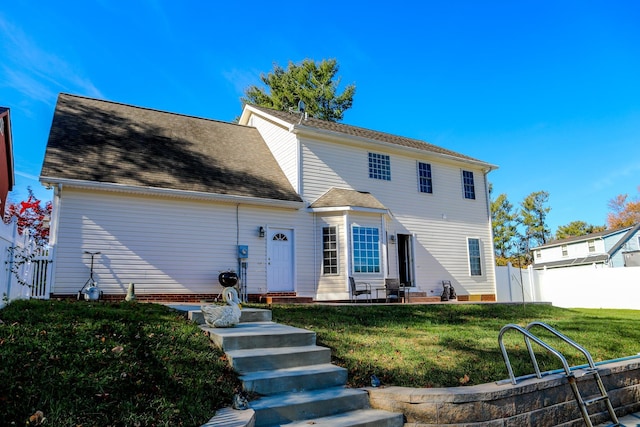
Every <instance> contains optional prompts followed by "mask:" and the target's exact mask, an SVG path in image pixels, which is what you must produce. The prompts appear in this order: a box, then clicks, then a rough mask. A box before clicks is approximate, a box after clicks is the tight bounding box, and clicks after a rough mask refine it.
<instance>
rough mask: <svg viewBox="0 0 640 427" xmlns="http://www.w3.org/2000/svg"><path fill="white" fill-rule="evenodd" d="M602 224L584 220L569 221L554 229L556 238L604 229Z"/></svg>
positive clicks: (584, 234)
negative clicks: (593, 223)
mask: <svg viewBox="0 0 640 427" xmlns="http://www.w3.org/2000/svg"><path fill="white" fill-rule="evenodd" d="M606 229H607V227H606V226H604V225H592V224H587V223H586V222H584V221H571V222H570V223H569V224H567V225H560V226H558V229H557V230H556V239H558V240H559V239H566V238H568V237H577V236H586V235H587V234H591V233H597V232H599V231H604V230H606Z"/></svg>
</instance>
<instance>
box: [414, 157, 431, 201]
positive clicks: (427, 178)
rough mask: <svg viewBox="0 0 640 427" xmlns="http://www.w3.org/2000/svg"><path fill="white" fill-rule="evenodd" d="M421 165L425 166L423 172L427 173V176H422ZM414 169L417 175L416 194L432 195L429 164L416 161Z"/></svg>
mask: <svg viewBox="0 0 640 427" xmlns="http://www.w3.org/2000/svg"><path fill="white" fill-rule="evenodd" d="M422 165H424V166H426V169H425V172H428V176H422V170H421V168H420V166H422ZM416 168H417V173H418V192H419V193H423V194H433V171H432V169H431V163H426V162H420V161H418V162H417V165H416ZM423 179H424V181H425V182H424V185H423V182H422V181H423ZM423 188H424V190H423Z"/></svg>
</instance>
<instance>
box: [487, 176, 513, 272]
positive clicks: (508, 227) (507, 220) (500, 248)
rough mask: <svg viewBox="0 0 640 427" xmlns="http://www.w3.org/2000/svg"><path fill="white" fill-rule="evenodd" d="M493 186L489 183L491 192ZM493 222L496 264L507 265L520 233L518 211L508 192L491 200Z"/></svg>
mask: <svg viewBox="0 0 640 427" xmlns="http://www.w3.org/2000/svg"><path fill="white" fill-rule="evenodd" d="M491 191H492V186H491V185H489V193H491ZM491 224H492V226H493V246H494V250H495V254H496V264H498V265H506V264H507V262H508V261H509V258H510V257H511V255H512V249H513V248H514V245H515V238H516V236H517V234H518V230H517V227H516V225H517V223H516V213H514V212H513V204H511V202H509V200H508V199H507V195H506V194H504V193H503V194H500V195H499V196H498V197H496V199H495V200H492V201H491Z"/></svg>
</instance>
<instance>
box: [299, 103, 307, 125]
mask: <svg viewBox="0 0 640 427" xmlns="http://www.w3.org/2000/svg"><path fill="white" fill-rule="evenodd" d="M298 112H299V113H300V121H299V122H298V124H300V123H302V119H304V120H307V118H308V117H309V116H308V115H307V112H306V111H305V106H304V102H303V101H302V99H301V100H299V101H298Z"/></svg>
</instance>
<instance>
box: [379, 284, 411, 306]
mask: <svg viewBox="0 0 640 427" xmlns="http://www.w3.org/2000/svg"><path fill="white" fill-rule="evenodd" d="M384 288H385V296H386V298H385V301H386V302H392V301H400V298H403V302H404V301H408V294H407V288H406V285H405V284H404V283H400V280H398V279H385V281H384Z"/></svg>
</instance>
